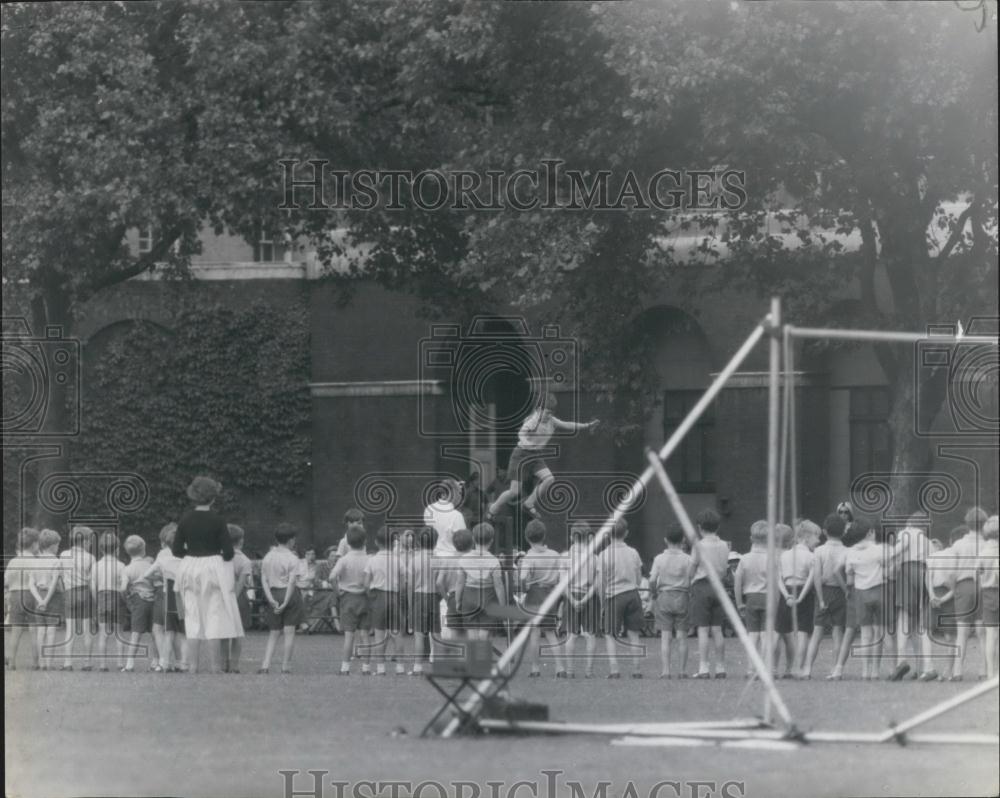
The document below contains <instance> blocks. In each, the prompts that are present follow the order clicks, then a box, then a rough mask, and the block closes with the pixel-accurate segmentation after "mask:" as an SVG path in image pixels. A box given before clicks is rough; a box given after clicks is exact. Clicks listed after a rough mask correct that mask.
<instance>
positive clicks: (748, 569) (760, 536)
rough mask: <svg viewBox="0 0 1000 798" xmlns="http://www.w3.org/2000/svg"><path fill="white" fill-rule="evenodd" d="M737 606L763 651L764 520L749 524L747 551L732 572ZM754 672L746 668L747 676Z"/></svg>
mask: <svg viewBox="0 0 1000 798" xmlns="http://www.w3.org/2000/svg"><path fill="white" fill-rule="evenodd" d="M733 593H734V594H735V597H736V608H737V609H738V610H740V611H741V612H742V613H743V620H744V623H745V624H746V627H747V634H748V635H749V636H750V640H751V642H752V643H753V645H754V647H755V648H757V650H758V651H760V652H761V654H762V655H763V652H764V646H763V645H761V640H762V635H763V634H764V633H766V630H767V521H754V522H753V525H752V526H751V527H750V551H748V552H747V553H746V554H744V555H743V556H742V557H741V558H740V564H739V565H737V566H736V573H735V574H734V575H733ZM753 675H754V671H753V669H752V668H750V667H749V666H748V668H747V678H748V679H749V678H751V677H752V676H753Z"/></svg>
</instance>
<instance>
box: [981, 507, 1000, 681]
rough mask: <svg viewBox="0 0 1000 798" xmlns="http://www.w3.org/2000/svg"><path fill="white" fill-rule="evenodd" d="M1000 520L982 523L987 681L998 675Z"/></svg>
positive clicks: (984, 657)
mask: <svg viewBox="0 0 1000 798" xmlns="http://www.w3.org/2000/svg"><path fill="white" fill-rule="evenodd" d="M998 537H1000V518H997V516H995V515H991V516H990V517H989V518H987V519H986V523H984V524H983V548H982V551H981V552H980V554H979V563H978V564H977V565H976V573H977V575H978V577H979V596H980V597H979V604H980V606H981V607H982V608H983V610H982V617H983V622H982V626H981V628H982V630H983V635H982V637H981V639H980V645H981V646H982V647H983V659H984V661H985V665H986V678H987V679H992V678H993V677H994V676H996V675H997V626H998V625H1000V547H998V545H997V539H998Z"/></svg>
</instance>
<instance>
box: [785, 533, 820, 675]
mask: <svg viewBox="0 0 1000 798" xmlns="http://www.w3.org/2000/svg"><path fill="white" fill-rule="evenodd" d="M794 535H795V543H794V544H793V545H792V547H791V548H790V549H788V550H787V551H783V552H782V553H781V558H780V560H779V565H780V570H781V580H780V581H779V582H778V590H779V591H780V592H781V598H782V601H781V603H780V604H779V605H778V621H777V625H778V631H779V632H781V633H782V634H783V635H785V636H786V641H788V640H790V641H791V649H792V650H793V651H794V652H795V659H794V661H793V664H791V666H790V667H789V669H788V670H789V671H790V672H791V673H793V674H795V675H797V676H801V677H804V676H805V675H806V673H805V671H806V667H805V662H806V648H807V646H808V645H809V638H810V637H811V636H812V633H813V618H814V616H815V610H814V606H813V605H814V602H813V594H812V586H813V579H814V577H815V566H814V563H813V560H814V558H813V549H814V548H815V547H816V544H817V543H819V536H820V528H819V527H818V526H817V525H816V524H814V523H813V522H812V521H808V520H805V521H799V522H798V523H797V524H796V525H795V532H794ZM793 616H794V618H793ZM788 648H789V645H788V643H787V642H786V645H785V649H786V654H787V650H788Z"/></svg>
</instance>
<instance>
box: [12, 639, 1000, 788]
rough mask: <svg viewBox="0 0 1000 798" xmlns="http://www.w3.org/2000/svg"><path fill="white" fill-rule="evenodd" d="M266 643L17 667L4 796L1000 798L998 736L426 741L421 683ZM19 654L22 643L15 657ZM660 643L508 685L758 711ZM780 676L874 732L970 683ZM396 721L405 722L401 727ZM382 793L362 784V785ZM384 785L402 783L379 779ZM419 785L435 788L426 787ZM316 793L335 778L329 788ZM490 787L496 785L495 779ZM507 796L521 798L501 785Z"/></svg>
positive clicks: (560, 699) (596, 706)
mask: <svg viewBox="0 0 1000 798" xmlns="http://www.w3.org/2000/svg"><path fill="white" fill-rule="evenodd" d="M264 639H265V638H264V636H263V635H260V634H254V635H251V636H250V637H249V638H248V639H247V642H246V646H245V648H246V654H245V657H244V662H243V673H242V674H240V675H227V674H199V675H197V676H189V675H181V674H173V675H168V674H163V675H160V674H154V673H147V672H137V673H135V674H121V673H116V672H112V673H97V672H90V673H80V672H78V671H77V672H73V673H60V672H32V671H30V670H19V671H17V672H13V673H11V672H8V673H7V674H6V700H5V707H6V720H5V724H6V726H5V731H6V752H5V766H6V767H5V772H6V795H8V796H15V797H19V796H51V797H52V798H58V796H97V795H106V796H117V795H183V796H283V795H284V794H285V791H284V778H283V777H282V776H281V775H279V772H278V771H279V770H301V771H303V773H302V774H301V775H300V776H299V777H297V778H296V780H295V782H294V785H293V786H294V788H295V789H296V790H300V791H302V790H307V789H308V790H310V792H309V793H308V794H313V793H312V792H311V790H312V780H311V777H310V776H308V775H307V774H306V773H305V771H306V770H310V769H312V770H324V771H328V772H329V775H328V776H327V777H325V781H326V782H327V784H328V785H329V782H330V781H345V782H352V783H353V782H357V781H358V780H381V781H386V780H406V781H411V782H419V781H421V780H424V779H432V780H437V781H441V782H445V783H450V782H455V781H470V782H476V783H480V784H482V783H484V782H486V781H488V780H495V781H503V782H505V783H506V784H507V785H512V784H513V783H514V782H515V781H517V780H518V779H525V780H529V781H537V782H539V785H540V786H539V788H538V790H537V793H536V792H532V791H531V789H530V788H521V789H520V790H519V791H518V792H517V793H516V795H517V796H526V795H527V796H530V795H536V794H537V795H538V796H544V795H547V794H548V792H547V788H546V778H547V777H546V776H544V775H542V771H544V770H552V769H560V770H562V771H564V772H565V773H566V776H565V777H561V778H558V779H557V780H556V784H557V790H556V793H557V794H572V791H571V790H570V789H569V788H568V787H567V786H566V785H565V784H564V780H565V779H571V780H575V781H578V782H580V783H581V784H583V785H584V788H585V789H586V798H590V796H591V795H593V790H594V788H595V787H596V786H597V784H598V783H599V782H602V781H604V782H611V786H610V788H609V789H608V790H607V792H606V794H607V796H609V798H611V796H616V795H621V794H623V793H625V791H626V790H627V789H628V785H629V782H632V783H634V784H635V785H636V787H637V789H638V792H637V793H635V794H637V795H638V796H640V797H641V798H645V796H647V795H648V794H649V790H650V788H651V787H652V786H653V785H654V784H656V783H657V782H660V781H665V780H669V781H674V782H692V781H702V782H716V783H718V784H719V787H717V788H716V790H715V791H709V788H707V787H701V788H697V787H691V786H690V785H689V786H687V787H685V786H683V785H682V787H681V790H680V795H682V796H684V798H687V796H689V795H691V796H697V798H706V796H715V795H720V794H721V793H720V792H719V789H720V788H721V783H722V782H726V781H736V782H741V783H742V787H741V788H739V787H734V786H730V788H729V792H728V795H730V796H732V798H737V796H745V797H746V798H749V797H750V796H766V797H767V798H776V797H777V796H813V795H815V796H844V795H868V796H870V795H925V796H943V795H996V794H997V792H998V788H1000V777H998V770H1000V767H998V759H997V751H996V750H994V749H990V748H987V747H971V746H967V747H958V746H948V747H932V746H911V747H906V748H903V747H899V746H896V745H880V746H875V745H867V746H866V745H829V744H828V745H813V746H810V747H805V748H801V749H799V750H796V751H790V752H789V751H782V752H779V751H767V750H739V749H731V748H719V747H717V746H714V745H711V746H702V747H692V748H684V747H676V748H675V747H671V748H627V747H620V746H613V745H611V744H609V740H608V739H607V738H602V737H586V738H584V737H580V736H560V737H522V738H513V737H506V736H505V737H497V736H491V737H479V738H466V739H459V740H440V739H426V740H425V739H419V737H418V736H417V735H418V734H419V732H420V729H421V728H422V726H423V724H424V723H425V722H426V720H427V719H428V718H429V717H430V715H431V714H432V713H433V711H434V710H435V709H436V708H437V706H438V704H439V699H438V696H437V694H436V693H435V692H434V691H433V689H432V688H431V687H430V685H428V684H426V683H425V682H424V681H423V680H420V679H416V678H408V677H394V676H388V677H385V678H374V677H372V678H364V677H361V676H360V675H357V674H355V675H352V676H351V677H349V678H344V677H340V676H337V675H336V674H335V673H334V671H335V670H336V668H337V666H339V662H340V644H341V638H340V637H337V636H331V635H317V636H311V637H300V639H299V641H298V644H297V649H296V656H295V663H294V664H295V672H294V673H293V674H289V675H285V676H283V675H280V674H274V673H272V674H270V675H257V674H255V673H253V671H255V670H256V668H257V666H258V665H259V663H260V658H261V656H262V653H263V646H264ZM647 642H649V643H652V644H654V645H655V643H656V641H653V640H650V641H647ZM826 648H827V650H826V651H824V652H823V653H822V654H821V661H820V662H819V663H818V665H819V667H818V671H817V672H818V673H822V674H825V673H826V672H827V670H828V664H829V663H828V657H829V651H828V649H829V644H827V646H826ZM26 654H27V652H26V651H22V657H21V659H22V667H24V666H25V665H26ZM656 654H657V652H656V651H655V649H653V650H651V651H650V653H649V656H647V658H646V660H645V662H644V666H643V671H644V674H645V677H646V678H645V679H643V680H642V681H633V680H630V679H623V680H621V681H607V680H605V679H603V678H598V679H595V680H592V681H585V680H582V679H579V678H577V679H575V680H572V681H569V680H567V681H562V680H559V681H557V680H555V679H553V678H551V670H549V671H548V672H547V674H546V677H545V678H542V679H528V678H526V677H525V676H520V675H519V676H518V677H517V678H515V680H514V681H513V682H512V684H511V688H512V690H511V692H512V694H513V695H514V697H516V698H523V699H529V700H534V701H540V702H543V703H545V704H547V705H548V706H549V708H550V713H551V717H552V718H553V719H554V720H577V721H589V722H613V721H671V720H706V719H719V720H726V719H731V718H734V717H750V716H753V715H756V714H759V713H760V710H761V702H762V694H761V688H760V686H759V685H757V684H752V685H750V686H748V683H747V682H746V681H744V680H743V679H742V678H733V677H732V676H730V678H729V679H727V680H725V681H716V680H712V681H707V682H700V681H692V680H686V681H679V680H671V681H661V680H659V679H657V678H655V677H656V675H657V673H658V670H659V667H658V666H659V662H658V656H656ZM727 654H728V657H727V659H728V664H729V669H730V673H731V674H741V673H743V671H744V669H745V668H744V659H743V655H742V652H741V651H738V646H737V645H736V644H735V641H729V643H728V646H727ZM692 662H693V660H692ZM968 662H969V666H968V669H969V672H970V673H973V674H975V673H976V672H977V670H978V663H979V653H978V651H976V650H970V652H969V660H968ZM623 664H624V663H623ZM144 667H145V664H144V663H140V668H144ZM854 669H855V671H856V670H857V665H856V664H855V665H854ZM602 673H603V671H602ZM972 684H975V680H974V678H973V680H972ZM779 685H780V688H781V690H782V694H783V695H784V697H785V700H786V702H787V704H788V705H789V708H790V709H791V711H792V713H793V715H794V716H795V719H796V721H797V723H798V725H799V726H800V727H801V728H803V729H823V730H852V731H878V730H881V729H884V728H885V726H886V724H887V723H888V722H889V721H892V720H901V719H903V718H906V717H908V716H910V715H913V714H915V713H917V712H919V711H921V710H922V709H925V708H927V707H930V706H932V705H933V704H935V703H937V702H938V701H940V700H942V699H944V698H947V697H949V696H952V695H955V694H956V693H958V692H960V691H961V690H964V689H967V688H968V687H969V686H970V682H969V681H968V680H967V681H966V682H965V683H963V684H955V683H931V684H923V683H915V682H901V683H887V682H860V681H843V682H826V681H823V680H818V681H815V680H814V681H809V682H803V681H781V682H779ZM998 724H1000V712H998V704H997V696H996V693H992V694H989V695H987V696H985V697H983V698H981V699H979V700H977V701H975V702H973V703H971V704H968V705H966V706H965V707H962V708H960V709H958V710H956V711H955V712H953V713H951V714H949V715H946V716H944V717H942V718H940V719H937V720H935V721H933V722H932V723H930V724H928V725H927V726H926V727H923V728H922V729H921V730H922V731H928V732H929V731H946V730H947V731H962V732H984V733H994V734H995V733H996V732H997V729H998ZM399 727H402V728H404V729H405V730H407V734H400V733H399V732H398V728H399ZM394 730H397V731H396V733H395V734H394V733H393V731H394ZM467 789H468V788H467ZM494 789H495V788H494ZM505 789H507V790H509V787H508V788H505ZM450 791H451V790H450V788H449V793H450ZM374 793H376V790H375V789H372V788H371V787H368V786H366V787H365V788H364V791H362V792H361V793H359V794H360V795H372V794H374ZM382 794H384V795H390V794H391V793H390V791H389V790H388V788H386V791H385V792H383V793H382ZM399 794H400V795H401V796H402V795H405V794H406V793H405V791H404V792H401V793H399ZM422 794H423V795H425V796H437V795H438V794H440V793H439V792H437V791H435V790H431V791H427V790H426V789H425V790H424V791H423V792H422ZM578 794H579V793H578ZM677 794H678V792H677V790H674V789H673V788H672V787H668V788H664V789H661V791H660V792H659V796H660V798H671V797H672V796H675V795H677ZM323 795H328V796H334V795H337V791H336V790H334V789H333V788H332V787H329V786H327V788H326V790H325V792H324V793H323ZM343 795H344V796H350V795H352V792H351V791H350V790H345V791H344V792H343ZM466 795H467V796H469V794H468V793H466ZM482 795H483V798H486V796H490V798H494V796H493V795H492V794H491V792H490V791H489V790H486V789H484V791H483V793H482ZM498 796H499V798H514V796H513V795H510V793H509V792H505V791H503V790H500V791H499V793H498ZM469 798H472V797H471V796H469Z"/></svg>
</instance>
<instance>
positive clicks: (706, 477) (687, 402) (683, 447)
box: [663, 388, 717, 493]
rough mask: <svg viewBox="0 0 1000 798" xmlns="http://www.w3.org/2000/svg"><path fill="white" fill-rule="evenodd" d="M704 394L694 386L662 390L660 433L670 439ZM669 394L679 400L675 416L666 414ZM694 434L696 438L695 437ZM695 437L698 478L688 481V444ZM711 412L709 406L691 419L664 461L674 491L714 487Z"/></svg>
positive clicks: (712, 413) (714, 461)
mask: <svg viewBox="0 0 1000 798" xmlns="http://www.w3.org/2000/svg"><path fill="white" fill-rule="evenodd" d="M702 394H704V391H703V390H699V389H697V388H694V389H684V388H680V389H673V390H670V389H668V390H665V391H664V392H663V434H664V440H667V439H669V438H670V436H671V435H672V434H673V433H674V431H675V430H676V429H677V428H678V427H679V426H680V424H681V422H682V421H683V420H684V417H685V416H687V414H688V413H689V412H690V411H691V408H692V407H694V405H695V403H696V402H697V401H698V399H700V398H701V396H702ZM671 397H676V398H680V399H681V407H682V410H681V413H680V414H679V415H676V416H674V415H668V407H669V406H670V401H671ZM696 436H697V437H696ZM694 440H698V441H699V445H700V457H701V463H700V468H699V469H698V471H699V477H700V479H697V480H689V479H688V474H689V467H690V466H691V463H690V462H689V461H690V458H691V457H692V452H691V450H690V447H691V446H692V445H693V444H692V441H694ZM714 450H715V412H714V410H713V408H712V406H711V405H709V407H707V408H706V409H705V412H704V413H702V415H701V416H700V417H699V418H698V420H697V421H695V423H694V425H693V426H692V427H691V430H690V431H689V432H688V434H687V435H685V436H684V438H683V439H682V440H681V442H680V445H679V446H678V447H677V448H676V449H675V450H674V453H673V454H672V455H671V456H670V458H669V459H668V460H667V462H666V469H667V473H668V474H669V476H670V479H671V481H672V482H673V483H674V487H675V488H676V489H677V492H678V493H715V492H716V490H717V479H716V473H715V470H716V469H715V466H716V458H715V451H714Z"/></svg>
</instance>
